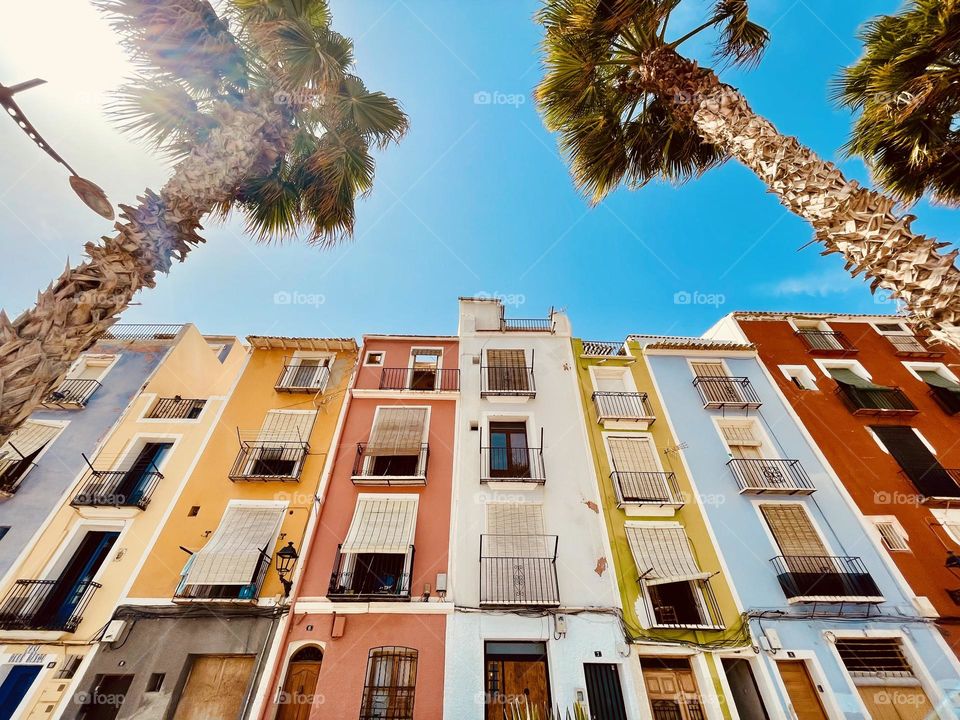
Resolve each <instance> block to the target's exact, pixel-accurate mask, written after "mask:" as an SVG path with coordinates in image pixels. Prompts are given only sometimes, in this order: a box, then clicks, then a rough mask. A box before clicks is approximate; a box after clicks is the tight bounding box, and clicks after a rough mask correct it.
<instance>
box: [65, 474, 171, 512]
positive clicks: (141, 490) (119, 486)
mask: <svg viewBox="0 0 960 720" xmlns="http://www.w3.org/2000/svg"><path fill="white" fill-rule="evenodd" d="M161 480H163V475H161V474H160V473H159V472H157V471H142V470H136V471H130V470H94V471H91V472H89V473H87V477H86V478H85V479H84V482H83V485H81V486H80V490H79V491H78V492H77V494H76V495H75V496H74V498H73V500H71V501H70V504H71V505H73V506H75V507H136V508H140V509H141V510H145V509H146V507H147V505H149V504H150V497H151V495H153V491H154V490H156V488H157V485H158V484H159V483H160V481H161Z"/></svg>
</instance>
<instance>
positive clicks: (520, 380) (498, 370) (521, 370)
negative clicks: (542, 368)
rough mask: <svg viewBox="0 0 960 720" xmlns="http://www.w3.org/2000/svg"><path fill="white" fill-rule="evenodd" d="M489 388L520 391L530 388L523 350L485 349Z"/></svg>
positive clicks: (502, 390)
mask: <svg viewBox="0 0 960 720" xmlns="http://www.w3.org/2000/svg"><path fill="white" fill-rule="evenodd" d="M487 365H488V366H489V367H488V368H487V373H488V383H489V387H490V390H494V391H501V392H516V393H522V392H527V391H528V390H530V382H529V379H528V377H527V359H526V354H525V353H524V351H523V350H487Z"/></svg>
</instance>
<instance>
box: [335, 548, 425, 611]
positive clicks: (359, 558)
mask: <svg viewBox="0 0 960 720" xmlns="http://www.w3.org/2000/svg"><path fill="white" fill-rule="evenodd" d="M342 548H343V545H338V546H337V557H336V559H335V560H334V562H333V572H332V573H331V574H330V585H329V587H328V588H327V597H328V598H329V599H330V600H339V601H347V602H350V601H352V602H373V601H390V600H409V599H410V578H412V577H413V556H414V547H413V545H411V546H410V549H409V550H407V552H406V553H405V554H400V553H371V554H358V553H343V552H341V550H342Z"/></svg>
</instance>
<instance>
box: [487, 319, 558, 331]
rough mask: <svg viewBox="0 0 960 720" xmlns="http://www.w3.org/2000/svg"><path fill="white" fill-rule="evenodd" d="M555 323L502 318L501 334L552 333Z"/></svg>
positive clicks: (546, 320) (550, 320)
mask: <svg viewBox="0 0 960 720" xmlns="http://www.w3.org/2000/svg"><path fill="white" fill-rule="evenodd" d="M554 328H555V323H554V321H553V318H552V317H549V318H503V319H501V320H500V330H501V331H502V332H548V333H552V332H553V331H554Z"/></svg>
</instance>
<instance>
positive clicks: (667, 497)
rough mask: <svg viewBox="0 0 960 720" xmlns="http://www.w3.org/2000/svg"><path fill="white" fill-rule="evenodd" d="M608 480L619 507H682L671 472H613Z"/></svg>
mask: <svg viewBox="0 0 960 720" xmlns="http://www.w3.org/2000/svg"><path fill="white" fill-rule="evenodd" d="M610 479H611V480H612V481H613V486H614V488H616V491H617V500H618V501H619V503H620V504H621V505H660V506H666V505H671V506H673V507H682V506H683V496H682V495H681V494H680V488H679V486H678V485H677V476H676V475H675V474H674V473H672V472H635V471H631V470H614V471H613V472H611V473H610Z"/></svg>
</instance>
